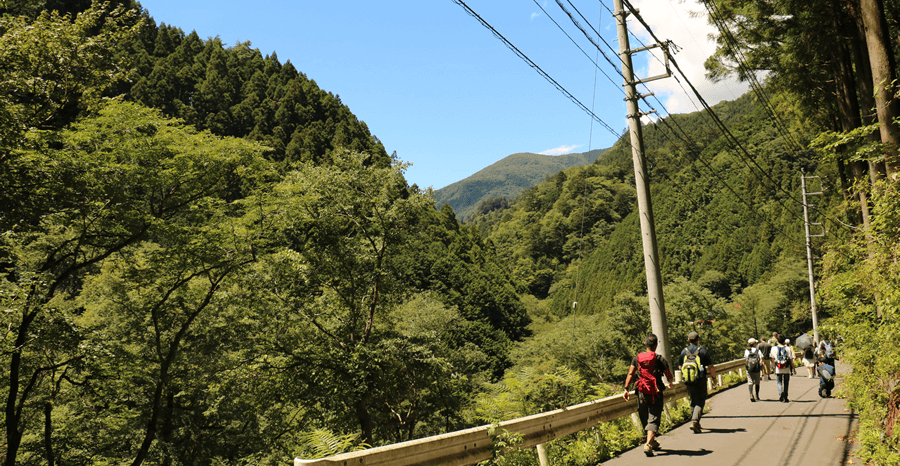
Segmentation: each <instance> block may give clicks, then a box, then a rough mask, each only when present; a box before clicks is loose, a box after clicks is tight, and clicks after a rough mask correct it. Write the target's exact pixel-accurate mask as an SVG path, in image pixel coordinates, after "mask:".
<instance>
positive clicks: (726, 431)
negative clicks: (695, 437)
mask: <svg viewBox="0 0 900 466" xmlns="http://www.w3.org/2000/svg"><path fill="white" fill-rule="evenodd" d="M707 417H709V416H707ZM735 432H747V429H744V428H740V429H706V428H704V429H703V430H702V431H700V433H701V434H707V433H709V434H733V433H735Z"/></svg>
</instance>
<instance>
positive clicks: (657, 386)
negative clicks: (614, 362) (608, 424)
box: [622, 333, 675, 456]
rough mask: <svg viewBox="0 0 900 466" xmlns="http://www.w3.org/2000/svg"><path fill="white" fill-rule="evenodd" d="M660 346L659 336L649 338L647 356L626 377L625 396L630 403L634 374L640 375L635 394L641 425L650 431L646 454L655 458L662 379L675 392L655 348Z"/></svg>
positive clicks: (637, 358)
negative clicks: (665, 380) (664, 377)
mask: <svg viewBox="0 0 900 466" xmlns="http://www.w3.org/2000/svg"><path fill="white" fill-rule="evenodd" d="M658 343H659V340H658V339H657V337H656V335H654V334H652V333H651V334H649V335H647V338H645V339H644V346H646V347H647V352H645V353H639V354H638V355H637V356H635V357H634V359H632V360H631V367H630V368H629V369H628V376H627V377H625V393H624V394H623V395H622V397H623V398H625V401H628V387H629V385H631V380H632V378H634V374H635V373H637V374H638V376H637V381H636V382H635V384H634V391H635V394H637V396H638V416H639V417H640V418H641V425H642V426H644V430H645V431H647V443H645V444H644V454H646V455H647V456H653V450H659V448H660V447H659V442H657V441H656V433H657V432H658V431H659V420H660V416H662V410H663V389H664V388H665V387H664V386H663V382H662V375H663V374H665V375H666V378H667V379H668V380H669V388H672V381H673V380H674V379H675V378H674V377H672V373H671V372H670V371H669V363H668V361H666V359H665V358H663V357H662V356H661V355H659V354H656V345H657V344H658Z"/></svg>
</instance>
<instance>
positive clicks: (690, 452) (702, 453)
mask: <svg viewBox="0 0 900 466" xmlns="http://www.w3.org/2000/svg"><path fill="white" fill-rule="evenodd" d="M710 453H712V450H707V449H705V448H703V449H700V450H668V449H665V448H663V449H661V450H659V451H655V452H654V454H655V456H706V455H708V454H710Z"/></svg>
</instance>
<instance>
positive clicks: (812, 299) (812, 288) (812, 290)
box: [800, 170, 825, 341]
mask: <svg viewBox="0 0 900 466" xmlns="http://www.w3.org/2000/svg"><path fill="white" fill-rule="evenodd" d="M811 178H818V176H806V175H805V174H804V172H803V170H800V189H801V191H802V192H803V227H804V229H805V230H806V266H807V268H809V307H810V310H811V312H812V321H813V341H819V316H818V315H817V314H816V283H815V281H814V278H815V275H814V274H813V258H812V241H811V240H810V238H812V237H816V236H825V231H824V228H823V230H822V233H821V234H818V235H810V234H809V226H810V225H815V226H819V227H821V226H822V224H821V223H809V206H811V205H814V204H809V203H808V202H807V201H806V196H816V195H820V194H822V192H821V191H820V192H817V193H807V192H806V180H807V179H811Z"/></svg>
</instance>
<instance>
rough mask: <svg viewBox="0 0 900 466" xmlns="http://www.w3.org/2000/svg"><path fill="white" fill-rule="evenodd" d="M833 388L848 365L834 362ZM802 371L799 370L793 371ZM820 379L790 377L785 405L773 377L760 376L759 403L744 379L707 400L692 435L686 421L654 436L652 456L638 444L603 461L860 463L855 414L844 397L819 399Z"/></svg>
mask: <svg viewBox="0 0 900 466" xmlns="http://www.w3.org/2000/svg"><path fill="white" fill-rule="evenodd" d="M837 370H838V379H837V386H838V387H839V386H840V384H841V377H840V374H841V373H846V372H847V371H849V370H850V367H849V366H846V365H842V364H840V363H838V367H837ZM801 373H802V374H806V369H805V368H799V369H798V371H797V374H798V375H799V374H801ZM818 391H819V379H818V378H816V379H809V378H807V377H805V376H803V377H800V376H794V377H791V384H790V390H789V395H790V399H791V402H790V403H781V402H779V401H778V388H777V386H776V382H775V376H774V375H773V376H772V380H769V381H767V380H765V379H763V382H762V386H761V387H760V397H761V398H762V400H761V401H758V402H756V403H751V402H750V395H749V392H748V391H747V385H746V383H744V384H741V385H738V386H736V387H733V388H731V389H729V390H725V391H723V392H720V393H718V394H716V395H715V396H713V397H711V398H710V399H709V400H708V401H707V406H709V407H710V410H709V412H708V413H707V414H705V415H704V416H703V418H702V420H701V422H700V424H701V426H702V427H703V431H702V432H701V433H699V434H695V433H694V432H693V431H691V430H690V429H689V426H690V423H688V424H684V425H681V426H680V427H678V428H676V429H674V430H672V431H670V432H668V433H666V434H665V435H663V436H661V437H659V442H660V444H661V446H662V449H661V450H660V451H658V452H656V455H655V456H654V457H652V458H650V457H647V456H645V455H644V452H643V449H642V448H641V447H639V448H635V449H632V450H629V451H627V452H625V453H623V454H621V455H620V456H618V457H616V458H613V459H611V460H609V461H607V462H606V463H604V465H618V466H624V465H634V464H665V466H679V465H685V466H702V465H715V466H730V465H744V464H751V463H752V464H756V465H763V464H765V465H800V464H805V465H816V466H820V465H838V464H848V463H849V462H851V461H852V463H854V464H859V463H860V461H859V460H857V459H855V458H853V457H852V455H851V451H852V449H853V447H854V446H855V445H854V444H851V443H848V441H847V438H848V436H849V435H850V431H851V430H856V421H857V419H856V414H855V413H853V412H850V411H849V410H848V409H847V408H846V404H845V402H844V400H841V399H837V398H824V399H823V398H819V394H818Z"/></svg>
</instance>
